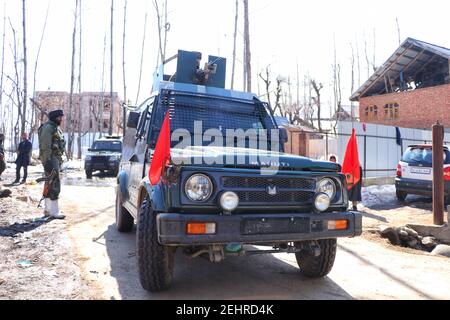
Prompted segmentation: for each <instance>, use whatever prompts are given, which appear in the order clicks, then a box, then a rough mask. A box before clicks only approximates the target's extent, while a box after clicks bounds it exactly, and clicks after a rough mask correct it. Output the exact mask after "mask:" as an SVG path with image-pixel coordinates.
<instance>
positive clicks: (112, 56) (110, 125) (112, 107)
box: [108, 0, 114, 136]
mask: <svg viewBox="0 0 450 320" xmlns="http://www.w3.org/2000/svg"><path fill="white" fill-rule="evenodd" d="M110 36H111V42H110V56H111V61H110V62H111V64H110V74H109V77H110V91H109V92H110V99H111V105H110V113H109V131H108V134H109V135H110V136H111V135H112V134H113V124H114V122H113V121H114V92H113V90H114V88H113V84H114V75H113V67H114V0H111V30H110Z"/></svg>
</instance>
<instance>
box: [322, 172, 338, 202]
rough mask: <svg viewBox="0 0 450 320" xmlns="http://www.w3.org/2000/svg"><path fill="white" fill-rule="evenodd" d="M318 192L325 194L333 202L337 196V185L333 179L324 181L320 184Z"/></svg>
mask: <svg viewBox="0 0 450 320" xmlns="http://www.w3.org/2000/svg"><path fill="white" fill-rule="evenodd" d="M317 192H320V193H325V194H326V195H327V196H328V197H329V198H330V201H331V200H333V199H334V197H335V196H336V183H335V182H334V181H333V180H332V179H328V178H326V179H322V180H320V181H319V183H318V186H317Z"/></svg>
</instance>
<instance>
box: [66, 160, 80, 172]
mask: <svg viewBox="0 0 450 320" xmlns="http://www.w3.org/2000/svg"><path fill="white" fill-rule="evenodd" d="M61 169H62V170H63V171H67V170H75V171H79V170H83V169H84V160H69V161H65V162H64V163H63V165H62V167H61Z"/></svg>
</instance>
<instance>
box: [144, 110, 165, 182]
mask: <svg viewBox="0 0 450 320" xmlns="http://www.w3.org/2000/svg"><path fill="white" fill-rule="evenodd" d="M169 162H170V118H169V112H167V115H166V118H165V119H164V123H163V125H162V128H161V132H160V133H159V138H158V142H157V143H156V147H155V152H154V153H153V159H152V163H151V165H150V170H149V172H148V176H149V178H150V183H151V185H152V186H155V185H157V184H158V183H159V181H160V180H161V175H162V173H163V170H165V167H166V166H167V165H168V164H169Z"/></svg>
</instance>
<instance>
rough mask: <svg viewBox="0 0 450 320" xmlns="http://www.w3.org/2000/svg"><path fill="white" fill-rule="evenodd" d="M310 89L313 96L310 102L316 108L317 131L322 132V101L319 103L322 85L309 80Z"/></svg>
mask: <svg viewBox="0 0 450 320" xmlns="http://www.w3.org/2000/svg"><path fill="white" fill-rule="evenodd" d="M310 83H311V86H312V89H313V90H314V93H315V96H312V97H311V99H312V102H313V103H314V105H315V106H316V108H317V126H318V128H319V131H322V118H321V109H322V104H321V103H322V101H321V99H322V98H321V91H322V89H323V84H322V83H318V82H317V81H316V80H314V79H311V80H310Z"/></svg>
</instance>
